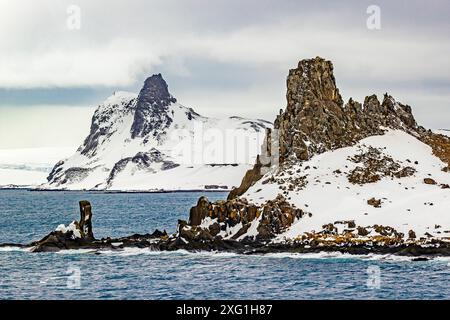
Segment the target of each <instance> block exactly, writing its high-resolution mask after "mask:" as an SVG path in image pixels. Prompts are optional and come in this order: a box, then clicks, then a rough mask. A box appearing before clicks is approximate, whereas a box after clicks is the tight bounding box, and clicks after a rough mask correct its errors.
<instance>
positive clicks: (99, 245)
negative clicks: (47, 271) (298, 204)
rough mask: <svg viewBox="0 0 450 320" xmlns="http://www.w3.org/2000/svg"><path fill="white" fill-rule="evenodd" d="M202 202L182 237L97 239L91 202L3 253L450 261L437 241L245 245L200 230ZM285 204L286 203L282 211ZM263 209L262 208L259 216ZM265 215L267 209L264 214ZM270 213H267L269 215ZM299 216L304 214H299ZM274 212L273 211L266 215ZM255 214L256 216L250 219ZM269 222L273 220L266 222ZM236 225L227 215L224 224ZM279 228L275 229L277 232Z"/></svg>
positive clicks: (448, 248)
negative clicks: (134, 251)
mask: <svg viewBox="0 0 450 320" xmlns="http://www.w3.org/2000/svg"><path fill="white" fill-rule="evenodd" d="M206 201H207V199H206V198H201V199H200V200H199V203H198V205H197V206H195V207H193V208H192V209H191V214H190V220H189V222H186V221H184V220H179V221H178V227H177V232H176V233H174V234H168V233H167V232H166V231H159V230H155V231H154V232H153V233H152V234H133V235H131V236H126V237H119V238H109V237H108V238H102V239H96V238H95V237H94V234H93V230H92V224H91V221H92V208H91V205H90V203H89V202H88V201H80V216H81V217H80V220H79V221H74V222H72V223H71V224H70V225H69V226H67V227H65V226H63V225H60V226H58V228H57V229H56V230H54V231H52V232H50V233H49V234H48V235H47V236H45V237H44V238H42V239H41V240H39V241H34V242H31V243H29V244H12V243H5V244H0V247H17V248H22V249H28V250H30V251H31V252H34V253H38V252H57V251H61V250H78V249H89V250H95V253H96V254H101V253H102V251H104V250H118V251H119V250H123V249H126V248H140V249H149V250H153V251H176V250H186V251H191V252H200V251H210V252H211V251H212V252H233V253H237V254H243V255H256V254H258V255H264V254H271V253H319V252H340V253H347V254H357V255H365V254H392V255H399V256H409V257H415V258H414V259H413V260H426V259H429V258H433V257H436V256H450V243H448V242H443V241H438V240H434V241H431V242H427V243H421V242H420V241H410V242H404V243H400V242H398V243H392V244H389V245H386V244H384V243H380V242H373V241H366V242H361V243H352V242H346V243H338V242H328V243H325V242H320V241H317V240H316V241H288V242H272V241H270V239H271V238H273V237H270V236H268V235H267V234H265V236H256V237H254V238H250V237H245V238H243V239H241V240H237V239H231V238H230V239H226V238H224V237H222V236H221V235H219V234H216V235H213V234H214V233H215V232H214V231H211V230H212V229H214V227H213V228H204V227H201V226H200V225H199V224H198V221H195V219H198V218H199V217H201V215H202V214H203V211H202V208H205V206H206V208H207V209H208V208H209V205H210V203H209V202H206ZM282 204H284V202H283V200H282V199H281V198H280V199H279V202H278V203H277V204H276V205H282ZM259 209H260V208H257V210H259ZM263 210H264V209H263ZM266 210H267V209H266ZM291 210H294V211H293V212H295V213H296V214H299V211H296V210H298V209H295V208H294V209H293V208H291ZM266 212H268V211H266ZM250 214H251V213H250ZM265 218H267V217H265ZM231 221H232V219H231V218H230V217H229V216H228V215H224V223H226V224H229V223H232V222H231ZM272 227H274V226H272Z"/></svg>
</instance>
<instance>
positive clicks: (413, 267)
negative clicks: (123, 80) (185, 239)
mask: <svg viewBox="0 0 450 320" xmlns="http://www.w3.org/2000/svg"><path fill="white" fill-rule="evenodd" d="M200 195H201V194H200V193H166V194H163V193H160V194H103V193H87V192H30V191H23V190H0V243H5V242H30V241H31V240H36V239H39V238H41V237H42V236H44V235H46V234H47V233H48V232H49V231H50V230H53V229H54V228H55V227H56V226H57V225H58V224H60V223H64V224H68V223H70V222H71V221H72V220H74V219H78V215H79V213H78V201H79V200H82V199H86V200H89V201H91V203H92V205H93V210H94V222H93V223H94V233H95V235H96V236H97V237H103V236H123V235H129V234H132V233H135V232H138V233H145V232H152V231H153V230H154V229H155V228H159V229H166V230H167V231H174V229H175V226H176V222H177V219H186V218H187V216H188V212H189V208H190V207H191V206H192V205H194V204H195V203H196V201H197V199H198V197H199V196H200ZM207 196H208V197H209V198H210V199H212V200H214V199H220V198H225V197H226V194H225V193H208V194H207ZM449 263H450V260H449V259H444V258H442V259H435V260H432V261H425V262H412V261H410V260H409V259H406V258H396V257H392V256H357V257H355V256H348V255H340V254H326V255H325V254H308V255H292V254H281V255H270V256H240V255H235V254H223V253H188V252H183V251H178V252H172V253H168V252H151V251H148V250H144V249H133V250H131V249H130V250H125V251H123V252H105V253H102V254H100V255H97V254H95V253H94V252H89V251H71V252H63V253H40V254H32V253H29V252H26V251H23V250H16V249H12V248H4V249H0V298H2V299H449V298H450V285H449V284H450V264H449Z"/></svg>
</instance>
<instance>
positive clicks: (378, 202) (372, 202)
mask: <svg viewBox="0 0 450 320" xmlns="http://www.w3.org/2000/svg"><path fill="white" fill-rule="evenodd" d="M367 204H368V205H370V206H373V207H375V208H381V199H375V198H370V199H369V200H367Z"/></svg>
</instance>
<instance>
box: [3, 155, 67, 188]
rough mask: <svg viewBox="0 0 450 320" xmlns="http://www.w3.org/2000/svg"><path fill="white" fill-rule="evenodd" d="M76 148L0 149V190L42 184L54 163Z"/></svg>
mask: <svg viewBox="0 0 450 320" xmlns="http://www.w3.org/2000/svg"><path fill="white" fill-rule="evenodd" d="M75 149H76V148H70V147H68V148H27V149H0V188H4V187H35V186H38V185H40V184H42V183H44V182H45V181H46V180H47V179H46V178H47V176H48V174H49V173H50V171H51V170H52V167H53V165H54V164H55V162H56V161H58V160H59V159H61V158H62V157H67V156H69V155H71V154H73V152H74V150H75Z"/></svg>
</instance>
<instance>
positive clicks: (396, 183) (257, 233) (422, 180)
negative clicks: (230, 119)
mask: <svg viewBox="0 0 450 320" xmlns="http://www.w3.org/2000/svg"><path fill="white" fill-rule="evenodd" d="M440 133H444V134H448V131H445V130H441V131H438V132H437V133H435V132H432V131H430V130H426V129H425V128H423V127H421V126H419V125H418V124H417V123H416V120H415V119H414V117H413V114H412V109H411V107H410V106H408V105H404V104H401V103H399V102H397V101H396V100H395V99H394V98H393V97H392V96H390V95H388V94H386V95H385V96H384V98H383V100H382V101H379V100H378V97H377V96H376V95H371V96H368V97H366V98H365V101H364V103H362V104H361V103H359V102H356V101H354V100H353V99H350V101H349V102H348V103H347V104H344V102H343V100H342V98H341V95H340V93H339V90H338V88H337V86H336V83H335V78H334V75H333V65H332V63H331V62H330V61H326V60H324V59H322V58H319V57H317V58H315V59H308V60H302V61H300V62H299V64H298V67H297V68H295V69H292V70H290V72H289V76H288V78H287V107H286V109H285V110H284V111H283V112H281V113H280V115H279V116H278V117H277V119H276V120H275V123H274V129H273V130H269V131H268V135H267V138H266V141H265V143H264V146H265V148H263V152H262V154H261V155H260V156H259V157H258V159H257V162H256V164H255V166H254V167H253V169H251V170H249V171H248V172H247V173H246V174H245V176H244V178H243V180H242V182H241V185H240V187H239V188H236V189H234V190H232V192H231V193H230V195H229V197H228V201H226V202H224V201H219V202H216V203H210V202H208V201H207V200H206V199H204V198H202V199H200V200H199V203H198V205H197V206H196V207H194V208H193V209H192V210H191V217H190V228H193V227H195V228H201V229H203V230H207V231H208V232H210V233H211V235H212V236H216V235H220V236H221V237H222V238H223V239H237V240H244V239H246V240H257V239H260V240H261V239H263V240H268V241H271V242H277V243H278V242H283V243H294V244H295V243H297V244H300V245H307V246H319V247H320V246H327V245H330V246H336V245H337V246H341V245H350V246H351V245H360V244H379V245H382V246H397V245H403V244H425V243H426V244H430V243H431V244H433V243H434V244H436V245H438V242H436V241H444V242H445V241H447V242H450V211H449V208H450V186H449V185H450V138H449V137H448V136H447V135H444V134H440ZM182 231H183V230H182ZM195 233H196V234H201V232H199V231H198V230H197V231H195ZM203 237H205V236H204V235H203Z"/></svg>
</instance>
